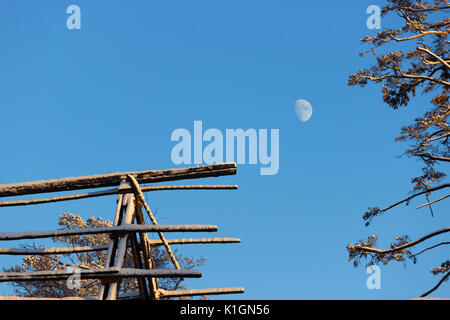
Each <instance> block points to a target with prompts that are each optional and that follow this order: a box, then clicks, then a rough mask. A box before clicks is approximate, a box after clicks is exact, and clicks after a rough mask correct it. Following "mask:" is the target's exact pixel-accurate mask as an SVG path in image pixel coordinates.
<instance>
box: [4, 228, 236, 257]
mask: <svg viewBox="0 0 450 320" xmlns="http://www.w3.org/2000/svg"><path fill="white" fill-rule="evenodd" d="M143 234H144V235H147V234H146V233H143ZM141 242H142V240H141ZM167 242H168V243H169V244H170V245H181V244H208V243H218V244H221V243H222V244H226V243H240V242H241V239H238V238H198V239H167ZM148 243H149V245H152V246H162V245H163V242H162V241H161V240H148ZM108 248H109V246H108V245H103V246H95V247H75V248H72V247H67V248H42V249H40V248H36V249H32V248H30V249H28V248H0V255H2V254H3V255H50V254H70V253H82V252H92V251H104V250H108ZM138 249H140V246H139V245H138Z"/></svg>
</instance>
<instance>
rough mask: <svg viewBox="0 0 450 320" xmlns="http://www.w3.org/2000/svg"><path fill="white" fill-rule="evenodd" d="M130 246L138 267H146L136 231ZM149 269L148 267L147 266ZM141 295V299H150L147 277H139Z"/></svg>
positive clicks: (132, 235) (131, 238)
mask: <svg viewBox="0 0 450 320" xmlns="http://www.w3.org/2000/svg"><path fill="white" fill-rule="evenodd" d="M130 247H131V251H132V254H133V262H134V266H135V268H136V269H144V268H145V267H144V265H143V263H142V259H141V253H140V251H139V247H138V241H137V237H136V234H135V233H132V234H130ZM145 269H148V268H145ZM137 282H138V287H139V295H140V297H141V300H148V290H147V283H146V281H145V279H142V278H138V279H137Z"/></svg>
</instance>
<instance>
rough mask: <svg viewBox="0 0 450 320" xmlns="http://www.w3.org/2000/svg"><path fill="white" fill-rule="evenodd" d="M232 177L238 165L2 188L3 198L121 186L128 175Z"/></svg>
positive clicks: (146, 178)
mask: <svg viewBox="0 0 450 320" xmlns="http://www.w3.org/2000/svg"><path fill="white" fill-rule="evenodd" d="M233 174H236V164H235V163H234V162H233V163H219V164H212V165H208V166H197V167H189V168H179V169H167V170H147V171H136V172H117V173H108V174H102V175H92V176H82V177H69V178H62V179H54V180H41V181H34V182H25V183H13V184H5V185H0V197H11V196H21V195H27V194H37V193H48V192H59V191H70V190H79V189H92V188H102V187H111V186H118V185H119V184H120V182H121V181H122V180H123V179H124V178H125V177H126V176H127V175H133V176H135V177H136V179H137V181H138V182H139V183H154V182H162V181H173V180H184V179H196V178H207V177H218V176H224V175H233Z"/></svg>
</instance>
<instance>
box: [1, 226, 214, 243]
mask: <svg viewBox="0 0 450 320" xmlns="http://www.w3.org/2000/svg"><path fill="white" fill-rule="evenodd" d="M215 231H217V226H213V225H198V224H191V225H189V224H185V225H161V224H160V225H123V226H118V227H105V228H84V229H69V230H64V229H63V230H61V229H60V230H51V231H30V232H5V233H0V240H2V241H9V240H22V239H37V238H52V237H63V236H79V235H83V234H98V233H110V234H119V235H120V234H123V233H130V232H215Z"/></svg>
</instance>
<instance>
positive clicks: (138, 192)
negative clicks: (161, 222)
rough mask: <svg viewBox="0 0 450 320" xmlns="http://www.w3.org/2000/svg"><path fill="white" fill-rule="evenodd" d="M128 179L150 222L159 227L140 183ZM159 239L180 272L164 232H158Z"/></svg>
mask: <svg viewBox="0 0 450 320" xmlns="http://www.w3.org/2000/svg"><path fill="white" fill-rule="evenodd" d="M128 179H129V180H130V182H131V186H132V188H133V189H134V191H135V192H136V197H138V199H139V202H140V203H142V205H143V206H144V208H145V211H147V214H148V216H149V217H150V220H151V221H152V223H153V224H154V225H157V224H158V222H157V221H156V218H155V217H154V216H153V214H152V211H151V210H150V207H149V205H148V204H147V202H146V201H145V198H144V194H143V193H142V190H141V187H140V186H139V183H138V181H137V180H136V178H135V177H134V176H132V175H128ZM158 235H159V238H160V239H161V241H162V243H163V244H164V247H165V248H166V251H167V254H168V255H169V257H170V260H172V263H173V265H174V266H175V268H176V269H178V270H180V269H181V267H180V264H179V263H178V261H177V258H176V257H175V254H174V253H173V251H172V249H171V248H170V245H169V243H168V242H167V240H166V238H165V237H164V234H163V233H162V232H158Z"/></svg>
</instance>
